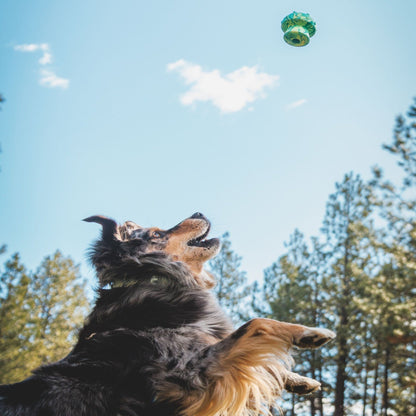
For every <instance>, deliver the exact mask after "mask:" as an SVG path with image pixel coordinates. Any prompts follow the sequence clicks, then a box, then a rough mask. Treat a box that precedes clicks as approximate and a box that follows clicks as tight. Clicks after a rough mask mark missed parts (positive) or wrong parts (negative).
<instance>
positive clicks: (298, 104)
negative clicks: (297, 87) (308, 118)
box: [286, 98, 308, 110]
mask: <svg viewBox="0 0 416 416" xmlns="http://www.w3.org/2000/svg"><path fill="white" fill-rule="evenodd" d="M307 102H308V100H307V99H306V98H302V99H300V100H298V101H294V102H293V103H290V104H288V105H287V106H286V110H293V109H294V108H296V107H300V106H301V105H303V104H306V103H307Z"/></svg>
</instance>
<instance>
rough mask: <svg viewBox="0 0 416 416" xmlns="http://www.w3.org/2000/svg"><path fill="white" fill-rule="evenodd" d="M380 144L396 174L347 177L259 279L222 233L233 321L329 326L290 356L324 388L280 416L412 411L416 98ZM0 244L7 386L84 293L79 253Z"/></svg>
mask: <svg viewBox="0 0 416 416" xmlns="http://www.w3.org/2000/svg"><path fill="white" fill-rule="evenodd" d="M389 136H390V134H389V133H388V132H387V134H386V138H388V137H389ZM383 148H384V149H385V151H386V152H388V153H389V154H390V155H391V158H393V159H394V160H395V161H396V162H397V165H398V169H399V170H400V172H401V180H400V181H399V182H397V181H393V180H391V179H390V178H389V177H388V175H387V174H386V173H385V172H384V169H383V166H374V167H372V170H371V172H372V173H371V176H370V177H369V178H363V177H362V176H361V175H360V174H358V173H355V172H348V173H346V174H345V176H344V177H343V178H340V180H339V182H337V183H336V184H335V186H334V191H333V193H332V194H331V195H329V197H328V201H327V203H326V211H325V213H323V214H324V215H323V218H324V219H323V222H322V227H321V229H320V232H319V234H318V235H316V236H313V237H311V238H306V237H305V236H304V235H303V233H302V231H301V230H294V231H293V233H292V235H291V236H288V239H287V244H286V246H285V252H284V253H280V255H277V256H276V261H275V262H274V263H273V264H271V265H268V266H267V265H265V266H266V268H265V270H264V279H263V281H261V282H255V283H254V284H252V283H248V278H247V276H246V273H245V272H244V271H243V270H241V260H242V258H241V257H240V256H239V255H238V254H237V253H235V252H234V250H233V249H232V244H231V237H230V235H229V234H228V233H226V234H225V235H224V236H223V244H222V249H221V252H220V254H219V255H218V256H217V257H216V258H214V259H213V260H211V262H210V265H209V268H210V269H211V271H212V272H213V273H214V275H215V276H216V277H217V280H218V283H217V286H216V287H215V289H214V290H215V292H216V294H217V296H218V299H219V302H220V304H221V305H222V306H223V307H224V308H225V309H226V311H227V312H228V313H229V315H230V316H231V317H232V319H233V321H234V322H235V323H236V325H237V324H239V323H241V322H244V321H245V320H248V319H250V318H253V317H267V318H273V319H277V320H280V321H286V322H292V323H301V324H303V325H308V326H321V327H326V328H329V329H332V330H334V331H336V333H337V337H336V339H335V341H334V342H332V343H330V344H328V345H327V346H326V347H324V348H322V349H321V350H316V351H315V350H307V351H296V352H295V361H296V367H295V370H296V372H298V373H300V374H303V375H307V376H309V377H312V378H315V379H317V380H319V381H320V382H321V383H322V389H321V390H320V391H319V392H318V393H315V394H313V395H310V396H305V397H299V396H295V395H291V394H285V395H284V396H283V399H282V400H281V401H280V402H279V403H278V404H279V405H280V406H281V407H282V409H283V410H282V411H283V413H284V414H285V415H287V416H289V415H290V416H292V415H305V416H306V415H310V416H327V415H328V416H329V415H333V416H344V415H348V416H350V415H351V416H355V415H357V416H370V415H371V416H375V415H382V416H388V415H400V416H416V372H415V370H416V216H415V208H416V188H415V186H416V100H415V102H414V103H413V104H412V105H410V107H409V110H408V112H407V114H405V115H401V116H398V117H397V119H396V121H395V124H394V126H393V133H392V137H391V139H390V141H388V142H387V143H385V144H383ZM3 243H5V244H6V243H7V242H3ZM0 252H1V255H2V258H3V266H2V268H1V270H0V383H11V382H16V381H19V380H21V379H23V378H24V377H27V376H28V375H29V374H30V372H31V370H33V369H34V368H36V367H38V366H39V365H42V364H44V363H47V362H51V361H56V360H59V359H60V358H62V357H63V356H65V355H66V354H67V353H68V352H69V350H70V348H71V345H72V344H73V342H74V339H75V337H76V335H77V330H78V329H79V328H80V326H81V325H82V322H83V320H84V319H85V317H86V316H87V314H88V311H89V310H90V308H91V299H90V296H89V295H88V293H87V291H86V288H87V286H88V285H87V283H86V282H85V280H84V279H83V277H82V276H81V273H80V268H79V266H78V265H77V264H76V261H74V260H73V259H71V258H70V257H67V256H65V255H64V254H62V253H61V252H60V251H59V250H57V251H56V252H55V253H53V254H51V255H48V256H46V257H45V258H44V260H43V261H42V262H41V264H40V265H39V267H38V268H37V269H36V270H34V271H30V270H27V269H26V267H25V265H24V260H22V259H21V258H20V256H19V254H18V253H13V254H10V253H8V252H7V247H6V245H3V246H2V247H1V251H0ZM276 414H278V413H276Z"/></svg>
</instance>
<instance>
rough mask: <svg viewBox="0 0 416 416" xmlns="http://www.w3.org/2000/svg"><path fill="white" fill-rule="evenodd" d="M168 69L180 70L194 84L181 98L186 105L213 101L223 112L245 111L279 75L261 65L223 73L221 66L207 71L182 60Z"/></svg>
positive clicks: (186, 81)
mask: <svg viewBox="0 0 416 416" xmlns="http://www.w3.org/2000/svg"><path fill="white" fill-rule="evenodd" d="M167 70H168V71H177V72H179V74H180V75H181V76H182V78H184V80H185V83H186V84H187V85H190V88H189V90H188V91H187V92H186V93H185V94H183V95H182V96H181V97H180V101H181V103H182V104H183V105H191V104H193V103H195V102H198V101H211V102H212V104H213V105H215V106H216V107H217V108H219V109H220V111H221V112H223V113H234V112H237V111H240V110H242V109H243V108H244V107H245V106H246V105H247V104H249V103H252V102H253V101H255V100H257V99H258V98H263V97H264V96H265V93H264V89H265V88H266V87H273V86H274V85H276V84H277V81H278V79H279V77H278V76H277V75H269V74H266V73H264V72H259V70H258V68H257V66H254V67H248V66H243V67H242V68H239V69H237V70H235V71H233V72H230V73H229V74H226V75H224V76H222V75H221V73H220V71H219V70H218V69H214V70H212V71H204V70H203V69H202V67H201V66H199V65H196V64H193V63H190V62H187V61H185V60H183V59H180V60H178V61H176V62H172V63H170V64H168V65H167Z"/></svg>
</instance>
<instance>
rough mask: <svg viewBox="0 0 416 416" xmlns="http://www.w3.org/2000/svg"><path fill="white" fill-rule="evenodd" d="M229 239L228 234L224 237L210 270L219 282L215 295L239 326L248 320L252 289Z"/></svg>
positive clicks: (211, 261) (210, 263)
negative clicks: (248, 303)
mask: <svg viewBox="0 0 416 416" xmlns="http://www.w3.org/2000/svg"><path fill="white" fill-rule="evenodd" d="M229 237H230V235H229V233H228V232H227V233H225V234H224V235H223V236H222V245H221V250H220V252H219V254H218V255H217V256H216V257H214V258H213V259H212V260H210V262H209V270H210V271H211V272H212V274H213V275H214V276H215V278H216V280H217V284H216V286H215V288H214V293H215V294H216V296H217V299H218V301H219V303H220V305H221V306H222V307H223V308H224V309H225V310H226V311H227V312H228V313H229V315H230V316H231V318H232V320H233V322H234V323H236V324H238V323H240V322H241V321H245V320H247V309H248V306H247V299H248V296H249V293H250V288H249V287H248V286H246V283H247V277H246V273H245V272H244V271H241V270H240V267H241V257H240V256H239V255H238V254H236V253H235V252H234V251H233V250H232V248H231V241H230V239H229Z"/></svg>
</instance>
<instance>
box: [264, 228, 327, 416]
mask: <svg viewBox="0 0 416 416" xmlns="http://www.w3.org/2000/svg"><path fill="white" fill-rule="evenodd" d="M286 248H287V253H286V254H284V255H282V256H281V257H279V259H278V260H277V261H276V262H275V263H273V264H272V266H271V267H269V268H268V269H266V270H265V272H264V286H263V295H264V300H265V301H266V302H267V304H268V305H269V313H268V314H267V315H265V316H267V317H269V318H272V319H277V320H282V321H286V322H292V323H301V324H303V325H308V326H314V327H316V326H328V322H327V320H326V318H325V317H324V315H323V306H324V305H323V303H324V294H323V291H322V287H321V279H320V274H321V269H322V264H323V257H322V251H321V248H320V245H319V243H318V240H317V239H312V244H311V249H310V248H309V247H308V245H307V243H306V242H305V240H304V236H303V235H302V233H300V232H299V231H298V230H296V231H295V232H294V234H293V235H292V236H291V238H290V241H289V243H287V244H286ZM324 356H325V352H324V351H323V350H318V351H314V350H306V351H303V352H301V353H299V354H298V358H297V360H296V361H297V363H298V365H297V366H296V371H297V372H298V373H300V374H304V375H305V376H309V377H312V378H314V379H318V380H319V381H320V382H321V383H322V384H323V385H324V386H325V385H326V383H325V381H324V380H323V378H324V377H323V374H322V368H323V367H324V366H325V363H324V360H325V359H324ZM305 400H306V401H308V402H309V412H310V413H309V414H310V415H311V416H315V415H320V416H323V414H324V413H323V403H322V392H319V393H317V394H316V395H312V396H308V397H307V398H306V399H304V398H296V399H295V397H294V396H292V401H291V409H290V414H291V415H295V414H297V413H296V412H297V411H298V410H299V409H298V410H296V409H297V408H299V407H300V403H303V402H304V401H305ZM302 414H304V413H302Z"/></svg>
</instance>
